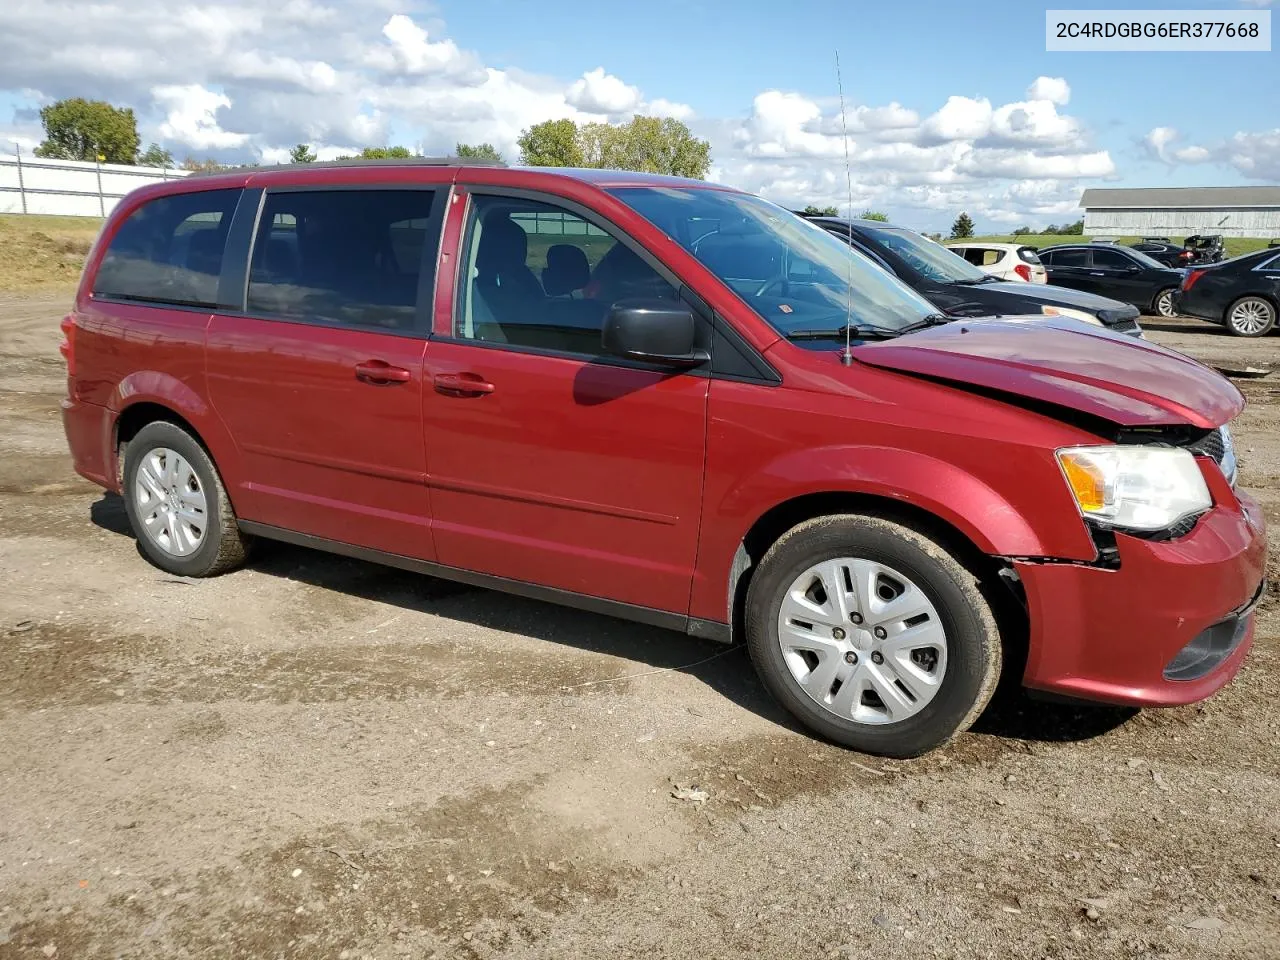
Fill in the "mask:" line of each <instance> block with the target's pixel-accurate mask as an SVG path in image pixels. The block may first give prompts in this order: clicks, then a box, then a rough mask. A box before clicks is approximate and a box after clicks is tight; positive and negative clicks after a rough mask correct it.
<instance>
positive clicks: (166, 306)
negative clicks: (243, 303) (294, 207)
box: [89, 187, 245, 315]
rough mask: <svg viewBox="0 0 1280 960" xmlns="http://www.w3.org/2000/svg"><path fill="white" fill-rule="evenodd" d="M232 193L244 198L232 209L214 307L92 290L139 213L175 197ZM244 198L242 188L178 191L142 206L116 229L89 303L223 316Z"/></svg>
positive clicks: (153, 198) (105, 251)
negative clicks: (226, 280)
mask: <svg viewBox="0 0 1280 960" xmlns="http://www.w3.org/2000/svg"><path fill="white" fill-rule="evenodd" d="M232 190H236V191H239V193H240V196H238V197H236V202H235V205H234V206H233V207H232V209H231V225H230V226H229V227H228V228H227V239H226V241H225V242H224V245H223V248H222V266H221V268H220V270H219V272H218V283H217V286H216V287H215V292H214V301H215V302H214V303H189V302H183V301H180V300H165V299H162V298H160V297H138V296H128V295H127V294H119V293H115V294H111V293H98V292H97V291H95V290H93V289H92V287H94V286H97V283H98V275H99V274H100V273H101V272H102V260H105V259H106V255H107V254H108V253H109V252H110V250H111V244H112V243H114V242H115V239H116V236H117V235H118V234H119V233H120V229H121V227H123V226H124V224H125V222H127V221H128V220H129V219H130V218H131V217H132V216H133V215H134V214H135V213H137V212H138V211H140V210H142V209H143V208H144V207H147V206H149V205H150V204H153V203H155V202H157V201H159V200H167V199H170V198H172V197H179V196H184V197H185V196H196V195H199V194H203V193H229V192H230V191H232ZM244 195H245V190H244V189H243V188H241V187H211V188H209V189H207V190H182V191H174V192H173V193H162V194H160V195H159V196H155V197H152V198H151V199H149V200H146V201H143V202H142V203H140V204H138V205H137V206H136V207H134V208H133V209H132V210H130V211H129V212H128V214H126V215H125V216H124V217H123V218H122V219H121V221H120V223H119V225H118V226H116V228H115V230H114V232H113V233H112V235H111V240H110V241H109V242H108V243H107V249H106V250H104V251H103V255H102V260H100V261H99V262H98V266H97V268H96V269H95V270H94V276H93V283H92V284H91V285H90V287H91V288H90V290H89V299H90V300H92V301H93V302H94V303H110V304H115V305H118V306H129V307H147V308H149V309H152V310H179V311H182V312H184V313H204V314H209V315H213V314H215V313H220V312H221V310H222V306H221V304H222V284H223V278H224V277H225V275H226V271H227V264H228V263H229V262H234V261H233V260H232V256H233V253H234V248H233V246H232V235H233V231H234V230H235V225H236V218H237V217H238V216H239V215H240V210H241V207H242V206H243V205H244Z"/></svg>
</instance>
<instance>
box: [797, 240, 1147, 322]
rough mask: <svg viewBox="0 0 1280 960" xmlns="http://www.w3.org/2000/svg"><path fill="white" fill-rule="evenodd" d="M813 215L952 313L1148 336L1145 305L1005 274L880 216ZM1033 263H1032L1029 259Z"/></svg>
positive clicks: (947, 312) (866, 254)
mask: <svg viewBox="0 0 1280 960" xmlns="http://www.w3.org/2000/svg"><path fill="white" fill-rule="evenodd" d="M809 219H810V220H811V221H812V222H813V223H816V224H817V225H818V226H820V227H822V229H823V230H826V231H827V232H828V233H830V234H831V235H832V236H835V237H839V238H840V239H841V240H843V241H845V242H846V243H848V244H849V245H850V246H851V247H853V249H854V250H856V251H858V252H859V253H861V254H862V255H863V256H865V257H866V258H867V259H869V260H871V261H872V262H873V263H876V264H878V265H879V266H881V267H882V268H883V269H885V270H887V271H888V272H889V273H891V274H893V275H894V276H895V277H897V278H898V279H900V280H902V281H903V282H904V283H906V284H907V286H909V287H911V288H912V289H913V290H915V291H916V292H917V293H919V294H921V295H922V296H923V297H924V298H925V299H926V300H928V301H929V302H930V303H932V304H934V306H936V307H937V308H938V309H939V310H941V311H942V312H943V313H944V314H945V315H946V316H948V317H952V318H960V317H989V316H1002V315H1005V316H1007V315H1025V314H1040V315H1042V316H1064V317H1071V318H1073V319H1076V320H1081V321H1083V322H1085V323H1089V324H1093V325H1095V326H1103V327H1106V328H1107V329H1108V330H1112V331H1114V332H1118V333H1127V334H1129V335H1130V336H1135V337H1141V336H1142V328H1141V327H1140V326H1139V325H1138V315H1139V309H1138V307H1136V306H1135V305H1133V304H1129V303H1125V302H1121V301H1119V300H1116V299H1111V298H1108V297H1101V296H1096V295H1094V294H1093V293H1090V292H1087V291H1084V290H1071V289H1067V288H1064V287H1061V286H1057V287H1055V286H1049V285H1044V284H1032V283H1027V282H1025V281H1024V280H1021V279H1020V280H1017V281H1008V280H1001V279H1000V278H998V277H996V276H994V275H992V274H990V273H987V272H985V271H984V270H983V269H982V268H980V267H976V266H974V265H973V264H972V263H970V262H969V261H968V260H966V259H965V258H964V257H962V256H960V255H959V254H957V253H956V252H954V251H953V250H950V249H948V248H947V247H945V246H943V245H942V244H939V243H935V242H934V241H932V240H930V239H928V238H927V237H924V236H921V235H920V234H918V233H916V232H915V231H912V230H907V229H905V228H903V227H896V226H892V225H890V224H887V223H883V222H881V221H878V220H861V219H842V218H840V217H810V218H809ZM1037 259H1038V258H1037ZM1023 262H1026V261H1023ZM1027 266H1028V267H1030V266H1031V264H1030V263H1029V262H1027ZM1036 266H1040V264H1039V263H1037V264H1036Z"/></svg>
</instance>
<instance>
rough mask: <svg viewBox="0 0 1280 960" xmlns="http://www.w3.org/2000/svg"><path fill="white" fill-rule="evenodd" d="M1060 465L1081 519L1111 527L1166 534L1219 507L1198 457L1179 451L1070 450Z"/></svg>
mask: <svg viewBox="0 0 1280 960" xmlns="http://www.w3.org/2000/svg"><path fill="white" fill-rule="evenodd" d="M1058 463H1059V465H1061V467H1062V474H1063V476H1064V477H1066V480H1067V486H1068V487H1070V488H1071V492H1072V494H1073V495H1074V496H1075V500H1076V506H1078V507H1079V508H1080V514H1081V516H1084V517H1088V518H1092V519H1094V520H1099V521H1102V522H1103V523H1105V524H1106V525H1107V526H1111V527H1119V528H1122V529H1128V530H1140V531H1145V532H1151V531H1156V530H1166V529H1168V528H1169V527H1172V526H1174V525H1175V524H1176V523H1177V522H1178V521H1179V520H1182V519H1184V518H1186V517H1190V516H1194V515H1196V514H1198V513H1203V512H1204V511H1206V510H1208V509H1209V508H1210V507H1211V506H1212V505H1213V501H1212V500H1210V499H1209V488H1208V487H1206V486H1205V482H1204V476H1203V475H1202V474H1201V473H1200V467H1199V465H1198V464H1197V463H1196V459H1195V457H1194V456H1192V455H1191V454H1190V453H1189V452H1187V451H1186V450H1181V449H1178V448H1176V447H1142V446H1123V445H1111V446H1100V447H1068V448H1066V449H1063V450H1059V451H1058Z"/></svg>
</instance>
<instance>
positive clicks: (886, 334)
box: [786, 323, 902, 340]
mask: <svg viewBox="0 0 1280 960" xmlns="http://www.w3.org/2000/svg"><path fill="white" fill-rule="evenodd" d="M901 333H902V331H901V330H895V329H893V328H892V327H878V326H876V325H875V324H873V323H847V324H845V325H844V326H842V327H831V328H830V329H827V330H823V329H814V330H792V331H791V332H790V333H788V334H786V337H787V339H788V340H843V339H844V338H845V336H846V335H847V336H848V337H849V338H850V339H853V340H870V339H880V340H891V339H893V338H894V337H896V336H899V335H900V334H901Z"/></svg>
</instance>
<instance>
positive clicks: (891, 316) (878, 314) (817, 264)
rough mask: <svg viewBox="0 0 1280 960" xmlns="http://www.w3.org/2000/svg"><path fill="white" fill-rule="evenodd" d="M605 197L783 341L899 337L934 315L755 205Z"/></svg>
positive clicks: (839, 250) (673, 194)
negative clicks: (826, 333)
mask: <svg viewBox="0 0 1280 960" xmlns="http://www.w3.org/2000/svg"><path fill="white" fill-rule="evenodd" d="M610 192H611V193H612V194H613V195H614V196H616V197H617V198H618V199H619V200H621V201H622V202H623V203H625V204H627V205H628V206H630V207H631V208H632V209H633V210H635V211H636V212H637V213H639V214H640V215H641V216H642V217H644V218H645V219H646V220H648V221H649V222H650V223H652V224H653V225H654V226H656V227H657V228H658V229H660V230H662V231H663V232H664V233H666V234H667V236H669V237H671V239H673V240H675V241H676V242H677V243H678V244H680V245H681V246H682V247H684V248H685V249H686V250H688V251H689V252H690V253H691V254H693V256H695V257H696V258H697V259H698V261H699V262H700V263H701V264H702V265H703V266H704V267H706V268H707V269H708V270H710V271H711V272H712V273H714V274H715V275H716V276H717V277H719V278H720V280H722V281H723V282H724V283H725V284H726V285H727V286H729V287H730V288H731V289H732V290H733V291H734V292H735V293H736V294H738V296H740V297H741V298H742V299H743V300H744V301H745V302H746V303H747V304H748V305H749V306H750V307H751V308H752V309H753V310H755V312H756V313H758V314H759V315H760V316H761V317H762V318H763V319H764V320H765V322H766V323H768V324H769V325H770V326H771V327H773V328H774V329H775V330H777V331H778V332H779V333H780V334H782V335H783V336H784V337H785V336H791V335H793V334H797V335H798V334H800V333H801V332H807V333H811V332H812V331H814V330H831V331H833V333H834V332H839V333H840V335H841V336H843V331H842V330H841V328H842V327H843V326H844V324H845V323H846V322H847V321H849V320H850V319H851V320H852V322H853V323H854V324H856V325H867V326H874V327H878V328H882V329H886V330H900V329H902V328H904V327H906V326H907V325H909V324H913V323H917V322H919V321H920V320H922V319H924V318H925V317H927V316H930V315H932V314H936V313H937V312H938V311H937V308H935V307H934V306H933V305H932V304H930V303H929V302H928V301H927V300H925V299H923V298H922V297H920V295H919V294H917V293H916V292H915V291H913V290H911V289H910V288H909V287H907V286H905V285H904V284H903V283H902V282H901V281H900V280H898V279H897V278H896V277H894V276H892V275H891V274H889V273H887V272H886V271H884V270H883V269H881V268H880V267H878V266H876V265H875V264H874V263H873V262H872V261H870V260H868V259H867V258H866V257H864V256H861V255H860V254H858V253H855V252H854V251H853V250H851V249H850V248H849V246H848V245H847V244H846V243H844V242H843V241H842V240H838V239H836V238H835V237H833V236H831V235H830V234H828V233H827V232H826V231H825V230H823V229H822V228H821V227H818V226H815V225H814V224H812V223H809V222H808V221H807V220H804V219H802V218H800V217H797V216H796V215H795V214H793V213H789V212H788V211H786V210H784V209H783V208H782V207H779V206H776V205H775V204H772V203H769V202H768V201H767V200H762V199H760V198H759V197H753V196H751V195H749V194H745V193H737V192H733V191H728V190H715V189H700V188H693V189H688V188H671V187H620V188H617V189H614V190H612V191H610ZM961 262H962V263H963V261H961ZM851 307H852V317H850V308H851Z"/></svg>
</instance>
